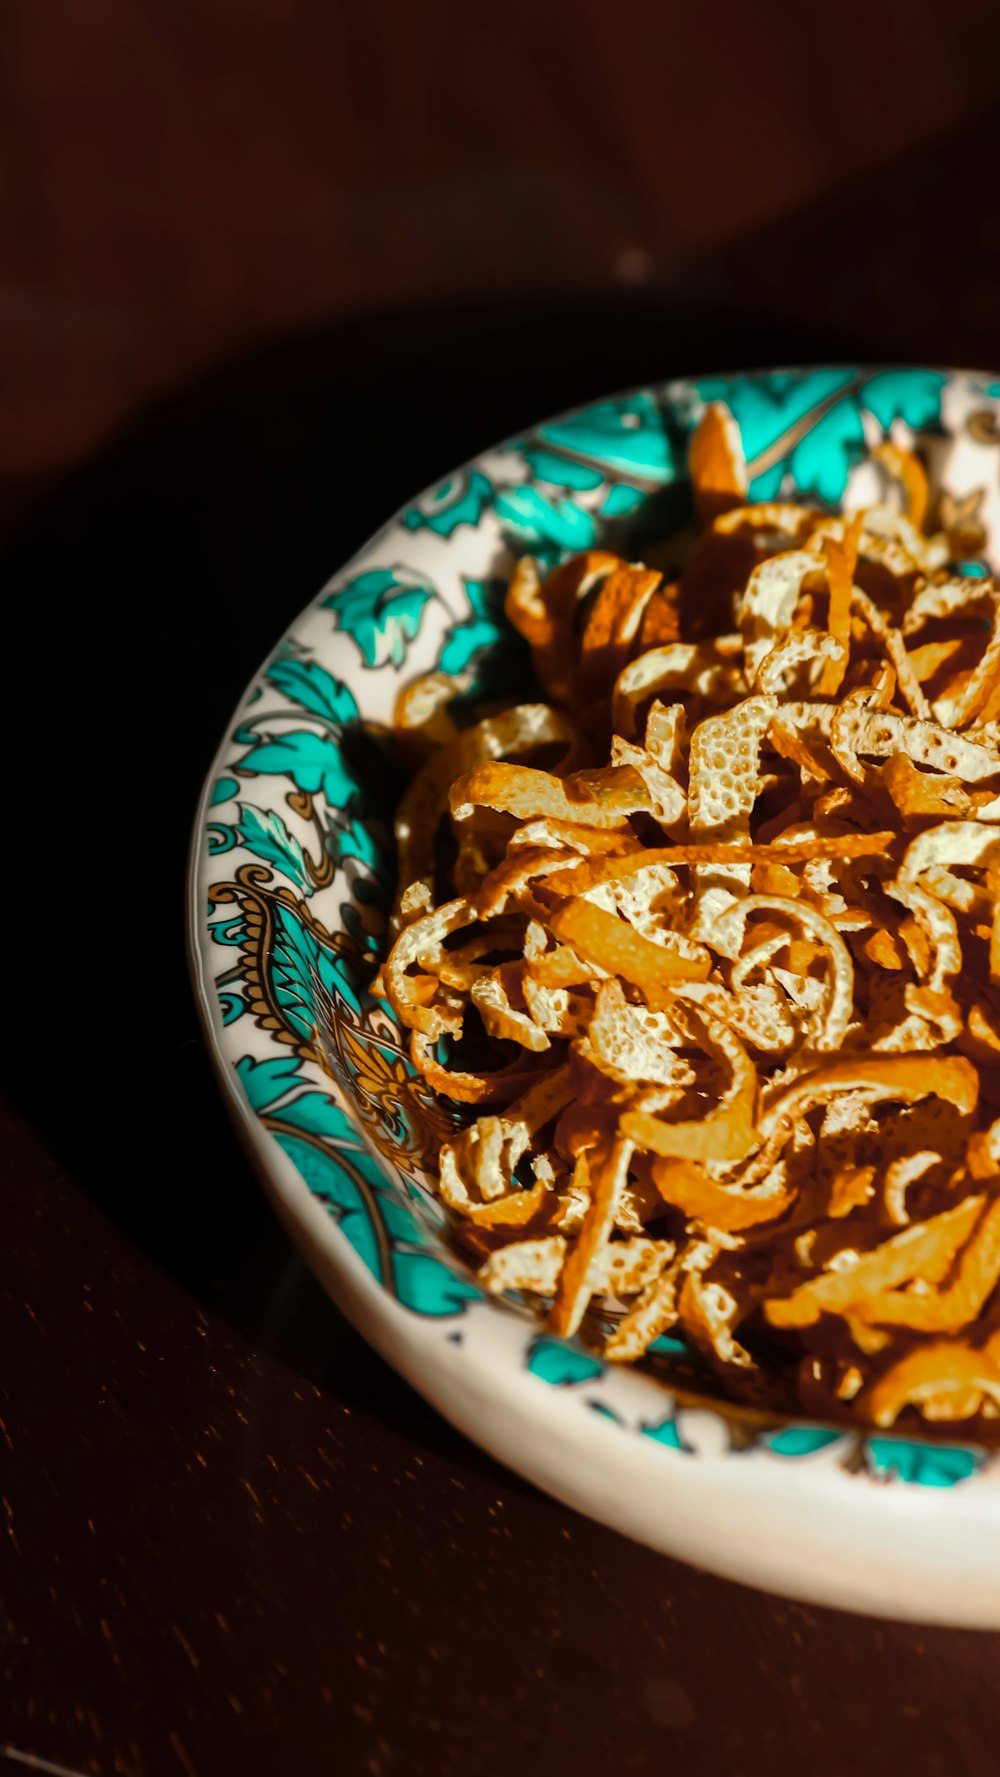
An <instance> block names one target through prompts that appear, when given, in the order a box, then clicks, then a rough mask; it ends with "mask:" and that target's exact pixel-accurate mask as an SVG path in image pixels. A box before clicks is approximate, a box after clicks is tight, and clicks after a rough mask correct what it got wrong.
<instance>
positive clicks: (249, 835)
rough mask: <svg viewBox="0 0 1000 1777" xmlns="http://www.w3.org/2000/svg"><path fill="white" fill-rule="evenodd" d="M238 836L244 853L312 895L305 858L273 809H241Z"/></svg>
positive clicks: (242, 807)
mask: <svg viewBox="0 0 1000 1777" xmlns="http://www.w3.org/2000/svg"><path fill="white" fill-rule="evenodd" d="M238 831H239V835H240V840H241V842H242V844H243V845H244V846H245V847H246V849H247V851H250V852H253V855H254V857H255V858H262V859H263V860H264V862H265V863H267V864H275V865H277V868H278V869H279V870H280V871H281V872H282V875H284V876H287V877H288V880H289V881H290V882H293V883H294V884H295V886H296V888H301V889H305V891H306V893H307V894H310V893H311V892H312V890H311V885H310V883H309V879H308V875H307V872H306V860H305V854H304V852H303V850H302V847H301V845H300V844H299V842H298V840H297V839H296V837H295V835H294V833H290V832H289V831H288V828H287V826H286V825H285V822H284V821H283V819H282V817H281V815H280V814H278V812H277V810H276V809H270V808H253V807H252V806H251V804H250V803H243V804H241V805H240V822H239V829H238Z"/></svg>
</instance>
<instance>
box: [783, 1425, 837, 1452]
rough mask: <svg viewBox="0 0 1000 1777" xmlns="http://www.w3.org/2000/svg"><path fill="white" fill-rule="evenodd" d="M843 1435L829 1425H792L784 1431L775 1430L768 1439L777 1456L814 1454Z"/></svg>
mask: <svg viewBox="0 0 1000 1777" xmlns="http://www.w3.org/2000/svg"><path fill="white" fill-rule="evenodd" d="M841 1437H843V1433H842V1432H839V1431H831V1430H830V1429H829V1427H828V1426H823V1425H790V1426H788V1427H786V1429H785V1430H784V1431H778V1432H775V1433H774V1434H773V1435H772V1436H771V1437H770V1438H768V1440H767V1441H768V1443H769V1445H770V1447H771V1449H772V1450H773V1451H774V1453H775V1455H776V1456H812V1455H813V1454H814V1452H815V1451H817V1450H825V1449H826V1448H827V1446H828V1445H829V1444H835V1443H836V1442H837V1440H838V1438H841Z"/></svg>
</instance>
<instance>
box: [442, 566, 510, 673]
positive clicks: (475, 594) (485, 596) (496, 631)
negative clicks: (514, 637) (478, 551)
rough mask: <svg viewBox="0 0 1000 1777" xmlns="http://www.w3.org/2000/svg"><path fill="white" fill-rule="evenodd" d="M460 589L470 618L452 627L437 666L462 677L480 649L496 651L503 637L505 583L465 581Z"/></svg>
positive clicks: (504, 626) (445, 671)
mask: <svg viewBox="0 0 1000 1777" xmlns="http://www.w3.org/2000/svg"><path fill="white" fill-rule="evenodd" d="M464 585H465V591H466V596H467V597H468V600H469V604H470V606H471V608H472V615H471V616H470V617H467V618H465V619H464V621H463V622H461V623H455V624H453V625H452V628H451V630H450V632H449V635H448V639H447V641H446V642H445V645H444V647H443V648H442V650H441V658H440V661H439V663H438V664H439V667H440V670H441V672H443V673H454V674H458V673H464V672H465V670H466V668H467V667H468V666H469V665H470V664H471V662H472V661H473V660H474V659H475V657H476V655H477V654H479V653H480V652H481V651H482V650H483V649H484V648H493V647H496V645H497V643H498V642H500V641H501V640H502V639H503V638H504V636H505V635H506V633H507V626H506V624H505V623H504V616H503V601H504V594H505V592H506V585H505V582H504V581H503V580H466V581H465V582H464Z"/></svg>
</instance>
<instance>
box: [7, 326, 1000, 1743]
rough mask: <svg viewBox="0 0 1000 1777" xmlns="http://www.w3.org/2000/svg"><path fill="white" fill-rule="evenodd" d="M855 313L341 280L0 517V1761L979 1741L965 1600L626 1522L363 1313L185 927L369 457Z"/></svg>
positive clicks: (993, 1730)
mask: <svg viewBox="0 0 1000 1777" xmlns="http://www.w3.org/2000/svg"><path fill="white" fill-rule="evenodd" d="M720 342H722V343H720ZM877 345H878V342H877V341H875V342H873V341H872V340H871V339H865V338H863V337H860V336H857V335H855V336H854V337H851V336H848V335H846V334H845V333H844V332H842V331H836V330H834V329H833V328H832V327H831V326H827V327H824V328H820V327H818V326H817V325H815V324H806V323H803V322H793V321H786V320H780V319H779V320H778V321H774V320H767V319H762V318H761V316H760V315H757V316H754V315H751V314H748V313H747V311H746V310H745V309H743V308H737V307H733V306H729V307H728V308H727V307H722V308H715V309H712V308H709V307H706V306H705V305H704V304H701V303H698V304H694V303H692V304H688V305H684V304H680V303H677V302H673V303H670V302H666V301H664V300H661V299H659V298H654V297H652V296H649V295H643V294H639V293H636V294H633V295H632V296H629V297H625V296H622V297H618V298H614V299H608V300H606V301H603V300H602V301H599V302H598V301H592V302H584V301H579V302H566V303H558V304H548V305H546V304H531V303H520V304H514V305H501V306H499V307H497V306H493V307H489V308H483V307H474V308H462V307H457V306H452V307H450V308H448V309H446V310H424V311H419V312H418V311H409V312H400V313H399V314H398V315H397V316H396V317H395V318H393V319H392V320H391V321H390V320H387V319H386V318H384V317H383V318H379V317H373V318H372V319H371V320H370V321H368V322H365V323H357V324H353V325H352V326H350V327H347V326H343V327H337V328H330V329H327V330H325V331H323V332H319V333H316V334H314V335H312V336H310V337H299V338H297V339H295V340H292V341H290V342H286V343H284V344H276V345H275V347H274V348H273V350H270V351H269V352H268V353H266V354H263V355H261V356H258V357H256V358H255V359H253V360H248V361H247V362H245V363H244V364H242V365H237V366H233V367H231V368H230V369H229V370H227V371H226V372H225V373H220V374H219V375H218V376H216V377H214V378H212V379H209V380H207V381H205V382H203V383H202V384H200V385H198V386H196V387H192V388H190V389H189V390H187V391H184V392H181V393H179V394H178V395H177V396H176V398H175V399H173V400H172V401H171V402H170V403H169V404H164V405H162V406H161V407H160V408H158V409H156V410H151V411H150V412H149V413H148V414H147V415H146V416H145V417H144V418H143V420H142V421H141V423H138V424H136V425H135V426H134V427H132V428H131V429H130V430H129V431H128V432H127V433H124V434H122V436H121V437H120V438H119V439H118V441H117V442H116V443H115V444H114V446H113V447H110V448H109V449H108V450H106V451H105V452H103V453H102V454H101V456H100V457H98V458H96V459H94V460H93V461H92V462H91V463H90V464H88V465H87V466H86V467H85V468H83V469H81V470H80V471H79V472H78V473H77V474H76V475H75V476H73V477H72V478H71V479H69V480H68V481H66V482H65V483H64V484H63V485H60V486H59V487H58V488H56V489H54V490H51V491H48V492H45V491H44V490H43V491H42V492H41V493H39V494H38V495H37V496H36V499H35V503H34V506H33V508H32V509H31V511H30V512H28V513H26V515H25V516H24V518H23V520H22V522H21V524H20V526H19V528H18V530H17V533H16V534H15V535H13V536H12V537H11V538H10V540H9V541H8V543H7V546H6V548H5V550H4V553H3V557H2V559H0V581H2V584H3V587H4V592H5V605H4V614H3V620H2V621H3V646H4V661H5V667H6V671H5V693H4V699H3V712H4V717H5V720H6V722H7V725H8V733H7V735H6V736H5V749H6V750H5V753H4V757H5V759H6V760H7V761H9V762H10V768H9V770H8V772H7V774H6V778H7V781H6V784H5V793H4V808H3V812H4V826H5V831H6V833H7V835H8V837H9V838H10V839H12V841H13V844H12V846H11V848H10V851H9V855H8V861H7V862H6V863H5V881H6V883H7V885H8V887H9V888H10V889H12V891H13V892H12V893H11V895H10V897H9V904H8V908H7V911H6V920H5V926H4V938H5V946H4V990H5V992H4V1018H3V1028H4V1037H5V1050H6V1055H5V1074H6V1078H7V1081H8V1088H9V1094H10V1102H11V1106H12V1108H10V1109H9V1110H7V1111H6V1112H5V1114H4V1120H3V1124H2V1128H0V1145H2V1152H3V1156H4V1163H3V1167H2V1170H0V1211H2V1228H3V1247H2V1259H0V1353H2V1358H0V1419H2V1422H3V1423H2V1427H0V1669H2V1678H3V1685H2V1689H0V1747H2V1748H3V1749H4V1751H3V1754H2V1757H0V1769H3V1770H4V1771H6V1769H7V1768H8V1767H9V1769H10V1771H11V1772H12V1773H16V1772H17V1771H18V1770H22V1769H28V1770H47V1769H48V1770H56V1771H57V1772H59V1771H69V1772H71V1773H73V1772H75V1773H88V1774H93V1777H113V1774H114V1777H117V1774H121V1777H160V1774H161V1773H162V1774H163V1777H192V1774H196V1777H218V1774H220V1773H225V1772H228V1771H230V1770H232V1771H239V1772H241V1773H246V1774H248V1777H257V1774H258V1773H259V1774H260V1777H274V1774H277V1773H285V1772H288V1773H295V1774H296V1777H327V1774H330V1773H336V1774H337V1777H341V1774H343V1777H355V1773H358V1774H361V1777H365V1774H369V1773H370V1774H371V1777H389V1774H392V1777H396V1774H397V1773H398V1774H399V1777H500V1774H501V1773H506V1772H509V1771H511V1770H521V1769H528V1768H531V1769H535V1768H537V1769H539V1770H544V1771H546V1772H549V1773H552V1774H553V1777H563V1773H567V1774H573V1777H599V1774H600V1777H606V1774H607V1773H612V1772H621V1773H627V1772H628V1773H631V1772H638V1773H643V1772H647V1771H648V1772H657V1773H659V1772H661V1771H662V1770H664V1769H667V1770H673V1769H677V1770H680V1771H682V1772H684V1773H685V1777H716V1774H717V1773H726V1774H727V1777H763V1774H764V1773H767V1774H768V1777H772V1774H774V1777H784V1774H785V1773H788V1774H789V1777H791V1773H795V1777H801V1774H802V1773H804V1772H806V1773H809V1777H846V1774H847V1773H851V1774H852V1777H885V1774H886V1773H888V1772H895V1771H906V1772H907V1773H908V1774H912V1777H922V1774H923V1773H928V1774H934V1773H942V1777H944V1774H947V1777H995V1773H996V1771H997V1750H996V1749H997V1745H998V1744H1000V1684H998V1682H997V1662H998V1658H1000V1656H998V1651H997V1650H998V1643H997V1640H996V1638H995V1637H992V1636H988V1635H977V1634H974V1633H959V1632H949V1631H944V1630H933V1631H931V1630H928V1631H922V1630H920V1629H919V1628H914V1627H905V1626H899V1625H893V1624H890V1623H879V1622H873V1621H864V1620H861V1619H855V1618H851V1617H847V1616H843V1615H837V1614H835V1613H831V1612H826V1611H820V1610H810V1609H808V1608H805V1607H802V1606H797V1605H792V1604H788V1603H785V1602H782V1601H780V1600H774V1599H770V1598H767V1597H764V1596H762V1595H759V1594H755V1593H752V1592H749V1591H745V1590H742V1589H739V1588H737V1587H735V1586H732V1585H729V1584H727V1583H725V1582H723V1581H720V1580H716V1579H713V1578H709V1577H706V1576H704V1575H701V1574H698V1573H695V1572H693V1571H692V1570H690V1569H688V1568H686V1567H684V1566H682V1565H680V1564H678V1563H676V1562H672V1561H669V1560H666V1559H664V1558H662V1557H658V1556H655V1555H652V1554H650V1553H648V1552H647V1551H645V1550H643V1549H641V1548H639V1547H638V1546H635V1545H633V1544H630V1543H628V1542H626V1541H625V1540H623V1539H622V1538H620V1537H618V1536H616V1535H614V1534H613V1533H612V1532H610V1531H607V1530H604V1529H602V1528H600V1527H599V1526H596V1525H594V1524H591V1523H589V1522H588V1521H585V1520H583V1519H582V1518H579V1517H576V1516H574V1515H573V1514H572V1513H570V1512H569V1511H567V1510H566V1509H564V1508H563V1507H562V1506H560V1505H558V1504H556V1503H555V1502H554V1501H552V1500H550V1499H548V1498H547V1497H545V1496H543V1495H542V1494H540V1493H538V1492H537V1491H535V1490H534V1489H533V1488H531V1487H530V1486H528V1485H527V1484H525V1483H523V1482H522V1481H521V1480H520V1479H518V1477H516V1476H515V1475H513V1474H511V1473H509V1472H507V1471H506V1470H504V1469H502V1468H500V1467H499V1466H498V1465H496V1464H495V1463H494V1462H492V1461H491V1460H489V1459H488V1458H486V1457H485V1456H483V1455H482V1454H481V1453H480V1452H478V1451H477V1450H476V1449H475V1448H474V1447H473V1446H472V1445H471V1444H469V1443H467V1442H466V1441H465V1440H464V1439H462V1438H461V1437H460V1436H458V1434H456V1433H454V1432H453V1431H451V1430H450V1429H449V1428H448V1427H447V1426H446V1425H445V1424H444V1423H443V1421H442V1420H440V1419H439V1418H438V1417H437V1416H436V1415H435V1414H434V1413H433V1412H432V1411H431V1409H430V1408H428V1407H427V1406H425V1405H424V1404H423V1402H422V1401H421V1400H420V1399H419V1398H418V1397H417V1396H416V1395H415V1394H414V1393H413V1392H412V1391H411V1390H410V1389H409V1388H407V1387H406V1386H405V1385H404V1384H403V1383H402V1382H401V1381H400V1380H399V1379H398V1378H397V1377H396V1376H395V1375H394V1374H393V1373H392V1372H391V1371H389V1370H388V1369H387V1368H386V1367H385V1365H384V1364H382V1363H381V1361H380V1360H379V1359H377V1358H376V1357H375V1356H374V1355H373V1354H372V1353H371V1352H369V1351H368V1350H367V1348H366V1347H365V1346H364V1344H363V1343H362V1342H361V1340H360V1339H359V1338H358V1337H357V1336H356V1335H355V1334H354V1333H353V1331H352V1330H351V1329H350V1328H349V1327H348V1326H347V1325H346V1324H345V1323H344V1321H343V1320H342V1318H341V1317H340V1316H339V1315H338V1313H337V1312H336V1311H335V1309H334V1308H333V1307H332V1306H331V1305H330V1304H329V1303H328V1302H327V1301H326V1299H325V1298H324V1297H323V1295H322V1294H321V1292H320V1291H319V1289H318V1287H317V1286H316V1284H315V1283H314V1282H313V1281H312V1280H311V1278H310V1277H309V1275H308V1274H307V1272H306V1271H305V1269H304V1267H303V1265H302V1263H301V1261H300V1260H299V1259H298V1257H297V1256H296V1255H295V1253H294V1252H293V1251H292V1249H291V1248H290V1247H289V1245H288V1243H287V1241H286V1239H285V1237H284V1236H283V1234H282V1233H281V1232H280V1230H279V1229H278V1227H277V1225H276V1223H275V1221H274V1219H273V1217H272V1215H271V1213H270V1211H269V1210H268V1209H267V1207H266V1205H265V1203H264V1201H263V1199H262V1197H261V1194H260V1192H259V1190H258V1188H257V1186H256V1185H255V1183H254V1181H253V1179H252V1178H251V1177H250V1175H249V1173H248V1171H247V1168H246V1165H245V1162H244V1161H243V1159H242V1156H241V1153H240V1150H239V1148H238V1145H237V1142H236V1140H235V1138H234V1136H233V1134H232V1132H231V1130H230V1128H229V1126H228V1123H227V1121H226V1118H225V1114H224V1111H223V1108H222V1105H221V1103H220V1101H219V1098H218V1094H217V1091H216V1088H215V1086H214V1082H213V1079H212V1074H211V1069H210V1066H209V1062H208V1059H207V1056H206V1055H205V1052H204V1049H203V1046H202V1044H201V1040H200V1037H199V1035H198V1028H197V1022H196V1018H195V1013H194V1008H193V1004H192V1000H191V996H190V991H189V988H188V984H187V979H186V972H185V967H184V959H183V942H182V929H181V922H182V909H183V896H182V885H183V873H184V856H185V849H186V841H187V834H188V830H189V825H190V821H191V818H192V816H193V812H194V806H195V800H196V796H197V791H198V786H199V783H200V780H201V777H202V774H203V772H204V771H205V769H206V767H207V765H208V762H209V759H210V757H211V754H212V751H213V749H214V747H215V744H216V742H217V740H218V738H219V735H220V734H221V732H222V729H223V726H224V724H225V722H226V720H227V717H228V715H229V712H230V711H231V709H232V707H233V706H234V704H235V702H236V699H237V697H238V695H239V693H240V691H241V689H242V686H243V684H244V682H245V680H246V679H247V677H248V676H249V674H250V673H251V672H252V671H253V669H254V668H255V667H256V666H257V664H258V663H259V662H260V660H261V659H262V658H263V656H264V655H265V653H266V652H267V651H268V649H269V648H270V647H271V645H272V644H273V643H274V642H275V640H276V639H277V637H278V635H279V634H280V632H281V629H282V627H283V625H284V624H285V623H287V622H288V621H289V620H290V619H291V617H292V616H293V615H294V614H295V612H296V611H297V610H298V609H299V608H300V607H301V606H302V605H303V604H304V603H305V602H306V601H307V600H308V598H310V597H311V596H312V594H313V593H314V592H315V591H316V590H317V588H318V587H319V585H320V584H321V583H322V581H323V579H324V578H325V577H326V575H327V574H328V573H329V572H331V571H332V570H333V569H334V568H335V567H336V566H337V565H338V564H339V563H340V562H341V561H343V560H344V559H345V558H346V556H347V555H348V554H349V552H350V551H351V550H352V549H353V548H354V547H355V546H356V545H357V544H358V543H359V542H360V541H361V540H362V539H363V538H364V536H365V535H366V534H367V533H368V532H370V531H371V530H372V529H373V528H374V526H375V525H376V524H377V523H378V522H379V521H380V520H381V519H382V518H383V517H384V515H385V513H386V512H388V511H390V510H392V508H393V507H394V506H395V505H396V504H397V502H398V501H399V500H401V499H402V498H403V497H404V496H405V495H407V494H408V493H410V492H412V490H413V489H414V488H415V487H419V486H422V485H426V484H427V483H429V482H431V481H432V480H433V479H434V477H435V476H436V475H439V474H441V473H443V472H444V471H445V470H446V469H448V468H449V467H451V466H452V465H453V464H454V463H455V462H456V461H457V460H459V459H461V458H462V457H463V456H465V455H466V454H468V453H469V452H470V451H471V450H473V449H475V448H477V447H478V446H480V445H482V444H485V443H486V442H488V441H489V440H490V439H491V438H494V437H496V436H500V435H503V434H504V433H507V432H509V431H511V430H513V429H515V428H516V427H518V426H519V425H522V424H524V423H526V422H527V421H529V420H530V419H531V418H533V417H536V416H537V415H539V414H541V413H544V412H546V411H552V410H554V409H557V408H559V407H560V406H562V405H564V404H566V403H568V402H571V401H575V400H580V399H586V398H587V397H588V396H590V395H597V394H599V393H602V392H606V391H607V390H609V389H611V388H614V387H616V386H618V387H620V386H622V385H626V384H628V383H630V382H634V381H639V380H641V379H642V378H643V377H647V376H649V375H652V374H655V375H657V376H667V375H670V374H675V373H680V372H683V371H685V370H693V369H696V368H704V367H705V366H706V365H708V364H711V363H712V362H716V363H718V362H720V361H726V362H729V363H733V362H745V363H752V362H757V363H760V362H765V363H766V362H769V361H771V362H773V361H776V360H777V361H781V360H782V359H784V360H786V361H787V360H788V359H798V360H800V361H801V360H803V359H809V358H827V359H829V358H835V357H840V356H842V355H845V354H850V355H852V356H853V355H855V354H856V353H857V354H861V355H864V354H865V353H866V352H868V351H871V350H872V349H874V348H877ZM470 365H472V366H473V367H474V374H472V375H471V376H470V371H469V366H470Z"/></svg>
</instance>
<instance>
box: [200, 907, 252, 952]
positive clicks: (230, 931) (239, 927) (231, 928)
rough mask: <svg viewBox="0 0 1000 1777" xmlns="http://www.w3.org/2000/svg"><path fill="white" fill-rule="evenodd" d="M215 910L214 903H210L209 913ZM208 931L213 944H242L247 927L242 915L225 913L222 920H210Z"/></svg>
mask: <svg viewBox="0 0 1000 1777" xmlns="http://www.w3.org/2000/svg"><path fill="white" fill-rule="evenodd" d="M213 908H214V903H213V902H211V901H210V902H209V907H208V910H209V913H211V912H212V911H213ZM208 929H209V932H210V933H211V936H212V942H213V944H242V942H243V939H244V938H245V937H246V929H247V927H246V920H245V919H244V917H243V914H242V913H224V914H223V916H222V918H221V919H214V920H210V921H209V927H208Z"/></svg>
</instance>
